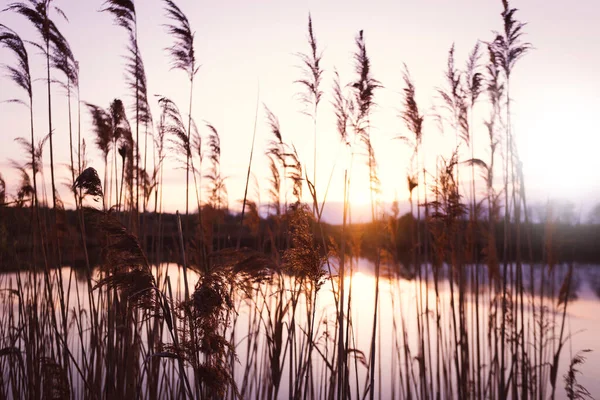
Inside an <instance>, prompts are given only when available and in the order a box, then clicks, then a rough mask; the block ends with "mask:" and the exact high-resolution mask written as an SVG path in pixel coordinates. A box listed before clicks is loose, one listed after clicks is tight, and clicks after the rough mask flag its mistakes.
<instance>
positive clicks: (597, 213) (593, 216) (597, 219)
mask: <svg viewBox="0 0 600 400" xmlns="http://www.w3.org/2000/svg"><path fill="white" fill-rule="evenodd" d="M589 222H590V224H600V203H598V204H596V206H595V207H594V208H593V209H592V211H590V216H589Z"/></svg>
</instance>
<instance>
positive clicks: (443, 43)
mask: <svg viewBox="0 0 600 400" xmlns="http://www.w3.org/2000/svg"><path fill="white" fill-rule="evenodd" d="M9 3H10V1H8V0H0V7H1V8H5V6H6V5H8V4H9ZM102 3H103V1H102V0H86V1H82V0H55V4H56V5H57V6H59V7H60V8H61V9H62V10H63V11H64V12H65V13H66V14H67V16H68V18H69V22H66V21H64V20H62V19H61V18H60V17H59V16H58V15H56V14H55V16H54V20H55V22H56V23H57V25H58V26H59V28H60V29H61V30H62V32H63V34H64V35H65V36H66V38H67V39H68V40H69V42H70V45H71V47H72V49H73V52H74V54H75V57H76V58H77V59H78V61H79V63H80V70H81V72H80V81H81V100H83V101H86V102H90V103H94V104H97V105H100V106H103V107H108V105H109V103H110V102H111V101H112V100H113V99H114V98H121V99H123V100H124V101H125V102H126V104H127V105H128V108H130V106H131V104H132V99H131V97H130V95H129V91H128V90H127V88H126V86H125V82H124V72H123V66H124V59H123V57H122V56H123V55H124V54H125V46H126V42H127V38H126V35H125V32H124V30H123V29H122V28H120V27H118V26H115V25H114V24H113V20H112V17H111V16H110V15H108V14H107V13H99V12H98V10H100V9H101V8H102ZM176 3H177V4H178V5H179V6H180V8H181V9H182V10H183V11H184V12H185V13H186V15H187V16H188V18H189V20H190V22H191V25H192V28H193V29H194V30H195V31H196V52H197V57H198V60H199V63H200V64H202V67H201V68H200V72H199V73H198V75H197V81H196V84H195V90H194V109H193V113H192V115H193V117H194V118H195V120H196V122H197V123H198V125H199V126H201V127H202V126H203V123H202V121H204V120H206V121H208V122H210V123H211V124H212V125H214V126H215V127H216V128H217V130H218V131H219V133H220V135H221V151H222V160H221V164H222V171H223V174H224V175H226V176H227V177H228V179H227V181H226V184H227V188H228V191H229V204H230V206H231V207H232V208H237V207H238V204H239V203H238V200H241V198H242V197H243V191H244V183H245V176H246V168H247V163H248V157H249V151H250V145H251V139H252V129H253V125H254V113H255V107H256V95H257V84H258V83H260V101H261V103H265V104H266V105H268V106H269V108H270V109H271V110H272V111H273V112H274V113H275V114H276V115H277V116H278V117H279V120H280V122H281V128H282V134H283V138H284V140H285V141H286V142H288V143H290V144H291V143H293V144H294V145H295V146H296V148H297V150H298V153H299V155H300V158H301V159H302V161H303V162H304V163H305V168H306V169H307V171H308V174H309V176H310V177H312V173H313V171H312V163H313V139H312V137H313V136H312V135H313V134H312V123H311V121H310V119H309V118H308V117H306V116H304V115H302V114H301V113H300V112H299V111H301V110H302V105H301V104H300V102H299V101H298V99H297V97H296V96H295V94H296V93H297V92H298V91H299V90H300V89H301V88H300V87H299V85H297V84H294V80H296V79H298V78H300V77H301V71H300V70H299V69H298V68H297V66H298V65H299V60H298V58H297V57H296V56H295V53H297V52H307V51H308V44H307V41H306V37H307V17H308V13H309V12H310V13H311V14H312V18H313V24H314V31H315V35H316V37H317V41H318V45H319V47H320V49H322V50H323V67H324V69H325V75H324V79H323V86H322V90H323V91H324V99H323V101H322V103H321V106H320V109H319V120H318V136H319V137H318V142H317V147H318V161H317V169H318V178H317V179H318V182H317V184H318V185H317V189H318V192H319V193H321V195H322V194H323V192H324V191H325V185H326V182H327V181H328V180H329V176H330V173H331V170H332V167H333V165H334V164H336V169H335V172H334V174H333V177H332V184H331V188H330V193H329V199H330V200H331V201H334V202H335V201H341V199H342V198H343V165H344V159H343V157H342V154H343V153H342V152H340V151H339V149H340V146H339V138H338V134H337V132H336V128H335V120H334V116H333V109H332V106H331V104H330V102H331V100H332V98H331V91H332V90H331V88H332V78H333V69H334V67H335V68H337V70H338V71H339V73H340V76H341V80H342V83H343V84H345V83H348V82H349V81H350V80H352V79H354V78H355V75H354V67H353V60H352V54H353V52H354V50H355V44H354V38H355V36H356V34H357V33H358V31H359V30H361V29H362V30H364V34H365V38H366V45H367V52H368V54H369V56H370V59H371V65H372V72H373V77H374V78H375V79H377V80H379V81H380V82H381V83H382V84H383V86H384V88H383V89H380V90H379V91H377V92H376V94H375V101H376V103H377V104H378V106H377V108H376V109H375V111H374V113H373V117H372V124H373V130H372V137H373V143H374V148H375V152H376V156H377V160H378V163H379V176H380V179H381V182H382V199H383V200H384V201H391V200H392V199H393V198H394V197H395V196H396V195H397V196H398V198H399V199H400V200H401V201H404V200H406V198H407V195H408V194H407V189H406V171H407V165H408V157H409V155H410V150H409V149H408V148H407V147H406V146H405V145H403V144H402V142H400V141H398V140H393V137H395V136H398V135H408V134H409V133H408V132H407V130H406V128H405V126H404V124H403V122H402V121H401V120H400V118H399V117H398V114H399V110H400V108H401V106H402V100H403V99H402V94H401V93H402V89H403V82H402V65H403V63H406V64H407V66H408V67H409V69H410V71H411V74H412V77H413V79H414V82H415V86H416V90H417V100H418V102H419V107H420V108H421V110H422V112H423V113H425V114H429V110H430V109H431V106H432V105H434V104H435V103H436V102H438V99H436V92H435V88H436V87H439V86H443V85H444V69H445V66H446V59H447V53H448V50H449V48H450V46H451V45H452V43H455V46H456V63H457V66H458V67H461V68H462V67H463V66H464V64H465V62H466V56H467V54H468V52H469V51H470V50H471V49H472V47H473V46H474V45H475V43H476V42H477V40H483V41H487V40H491V39H492V38H493V34H492V31H493V30H500V29H501V17H500V12H501V9H502V3H501V1H500V0H497V1H496V0H455V1H447V0H428V1H411V2H408V1H406V2H402V1H389V0H374V1H369V2H365V1H361V2H359V1H348V0H346V1H337V0H336V1H288V0H285V1H282V0H277V1H276V0H271V1H227V2H208V1H195V0H178V1H177V2H176ZM512 6H513V7H517V8H518V9H519V11H518V12H517V14H516V17H517V18H518V19H519V20H521V21H526V22H527V23H528V25H527V26H526V28H525V32H526V34H527V36H526V38H525V39H526V40H527V41H529V42H531V43H532V44H533V46H534V49H533V50H532V51H531V52H530V53H529V54H527V56H526V57H524V58H523V59H522V60H521V61H519V62H518V64H517V66H516V69H515V70H514V72H513V75H512V84H511V91H512V98H513V100H514V103H513V104H514V109H513V111H514V125H513V126H514V132H515V135H516V137H517V141H518V146H519V152H520V155H521V158H522V160H523V164H524V171H525V179H526V184H527V190H528V197H529V199H530V201H532V202H544V201H546V200H547V199H548V198H560V199H567V200H570V201H573V202H574V203H575V204H576V205H577V206H578V207H583V208H584V209H588V208H589V207H591V205H593V204H595V203H597V202H598V201H600V157H599V155H598V149H599V144H600V139H599V138H600V128H599V127H598V122H597V119H596V118H595V115H596V114H597V113H598V110H600V77H599V76H598V74H597V71H598V65H600V25H599V24H598V21H600V4H599V3H598V2H596V1H593V0H586V1H583V0H579V1H573V2H558V1H543V0H521V1H513V4H512ZM137 10H138V30H139V46H140V49H141V54H142V57H143V60H144V63H145V67H146V73H147V77H148V86H149V97H150V98H151V105H152V107H153V117H154V120H155V121H158V119H159V112H158V106H157V104H156V102H155V101H154V96H153V95H154V94H161V95H165V96H167V97H170V98H172V99H173V100H175V102H176V103H177V104H178V105H179V107H180V109H181V110H182V111H183V110H187V107H188V106H187V101H188V100H187V99H188V97H187V96H188V82H187V79H186V76H185V75H184V74H183V72H181V71H171V70H170V66H169V58H168V55H167V53H166V52H165V50H164V48H165V47H167V46H169V45H170V43H171V38H170V37H169V36H168V35H167V33H166V31H165V28H164V27H163V26H162V24H165V23H166V22H167V20H166V18H165V17H164V10H163V3H162V2H161V1H160V0H144V1H143V2H142V1H140V0H138V1H137ZM0 23H3V24H5V25H8V26H9V27H11V28H12V29H14V30H15V31H17V32H18V33H19V34H20V35H22V37H23V38H24V39H27V40H38V37H37V35H36V34H35V32H33V30H32V29H31V28H30V26H29V24H28V22H26V21H24V19H23V18H22V17H20V16H15V15H13V14H9V13H6V12H5V13H0ZM29 52H30V57H31V58H32V61H31V62H32V64H33V65H32V73H33V75H34V78H35V79H36V80H37V81H36V83H34V102H35V107H34V111H35V115H36V140H37V138H41V137H42V135H44V134H45V133H46V130H47V122H46V121H47V114H46V108H47V105H46V98H45V96H46V95H45V83H44V82H43V80H42V79H43V77H44V64H43V60H42V58H41V56H40V55H39V54H37V52H36V50H34V48H33V47H29ZM0 60H1V62H2V63H9V64H10V63H12V62H13V58H12V56H11V55H10V53H9V52H8V51H6V50H5V49H0ZM55 92H56V95H55V96H54V97H53V103H54V105H55V107H54V112H53V119H54V125H55V132H56V133H55V159H56V163H57V165H59V164H60V165H61V167H59V169H58V171H59V172H58V173H57V176H58V181H59V182H66V178H67V169H66V167H65V165H66V164H68V161H69V156H68V131H67V114H66V98H65V97H64V95H63V93H61V91H60V90H58V88H57V90H56V91H55ZM14 97H20V98H23V93H21V91H20V90H17V89H16V88H15V86H14V85H13V83H12V82H10V81H9V80H8V79H7V78H5V77H2V78H0V101H4V100H7V99H11V98H14ZM485 100H486V99H485V96H482V97H481V103H484V102H485ZM484 108H485V106H481V107H479V108H476V109H475V115H474V119H475V133H474V135H475V142H476V147H475V157H478V158H482V159H484V160H487V159H488V157H489V156H488V152H487V149H486V145H487V143H488V141H487V132H486V131H485V129H484V128H483V127H482V125H481V121H482V119H483V118H486V117H487V112H485V110H484ZM27 115H28V111H27V110H26V109H25V108H24V107H23V106H20V105H17V104H11V103H5V102H3V103H0V135H1V136H0V137H1V141H2V142H1V144H2V145H1V146H0V173H2V175H3V176H4V178H5V179H6V180H7V183H8V184H9V185H8V191H9V194H10V195H12V194H14V193H15V186H16V182H15V173H14V171H13V170H12V169H11V168H10V163H9V160H10V159H14V160H17V161H23V160H25V159H26V157H27V155H26V154H24V153H23V151H22V150H21V149H20V147H19V146H18V145H17V143H15V142H14V138H15V137H18V136H25V137H28V135H29V131H28V129H29V122H28V117H27ZM82 115H83V118H82V126H83V135H84V137H85V138H86V142H87V148H88V159H89V164H90V165H91V166H94V167H96V168H97V169H98V170H99V173H100V175H101V176H102V169H103V165H102V160H101V156H100V152H99V150H97V149H96V148H95V146H94V145H93V133H92V131H91V128H90V124H89V123H90V117H89V113H88V112H87V110H85V109H84V110H83V113H82ZM133 116H134V115H133V112H131V111H130V112H129V117H130V120H133ZM201 133H202V134H203V135H207V133H208V132H207V130H206V129H202V128H201ZM270 135H271V134H270V132H269V129H268V126H267V124H266V120H265V115H264V112H263V109H262V107H261V108H260V109H259V116H258V130H257V137H256V152H255V158H254V163H253V166H252V170H253V172H254V173H255V174H256V176H257V178H258V182H259V185H260V189H261V202H262V203H266V201H267V195H266V189H267V185H268V183H267V162H266V157H265V156H264V155H263V153H264V150H265V147H266V142H267V140H268V139H269V138H270ZM453 144H454V135H453V133H450V132H448V133H446V134H445V135H444V136H442V135H441V134H440V132H439V130H438V129H437V128H436V125H435V123H433V120H432V119H431V118H430V119H429V122H426V123H425V131H424V149H425V152H426V159H427V160H428V162H434V161H435V158H436V156H438V155H442V156H446V157H448V156H449V155H450V152H451V151H452V146H453ZM44 161H45V163H48V162H49V153H48V150H46V152H45V154H44ZM336 161H337V163H336ZM355 165H356V166H357V167H356V168H355V169H354V172H353V174H354V175H353V189H352V192H351V197H352V199H353V200H354V201H355V202H357V203H360V202H363V203H364V202H368V199H369V196H368V181H367V177H368V172H367V168H366V167H365V166H364V160H362V159H357V160H356V161H355ZM165 170H166V171H167V173H166V174H165V206H166V209H167V210H168V211H175V210H176V209H179V210H182V209H183V208H184V207H185V200H184V199H185V187H184V185H185V171H184V170H181V169H177V163H175V162H174V160H173V159H172V158H170V159H168V160H167V164H166V168H165ZM496 176H497V178H498V181H497V182H496V184H498V185H499V184H500V183H501V181H500V179H501V175H500V172H499V171H498V173H497V174H496ZM46 183H47V185H48V188H49V187H50V186H49V185H50V174H49V170H48V171H47V172H46ZM481 187H482V188H483V186H481ZM48 193H49V189H48ZM250 193H251V196H252V197H254V194H253V190H252V188H251V191H250ZM61 194H62V197H63V200H64V201H65V203H66V204H67V206H69V204H70V199H69V196H68V194H67V190H66V189H65V188H64V187H62V186H61ZM305 194H306V195H308V190H307V189H305ZM192 199H193V198H192ZM192 203H193V201H192Z"/></svg>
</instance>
